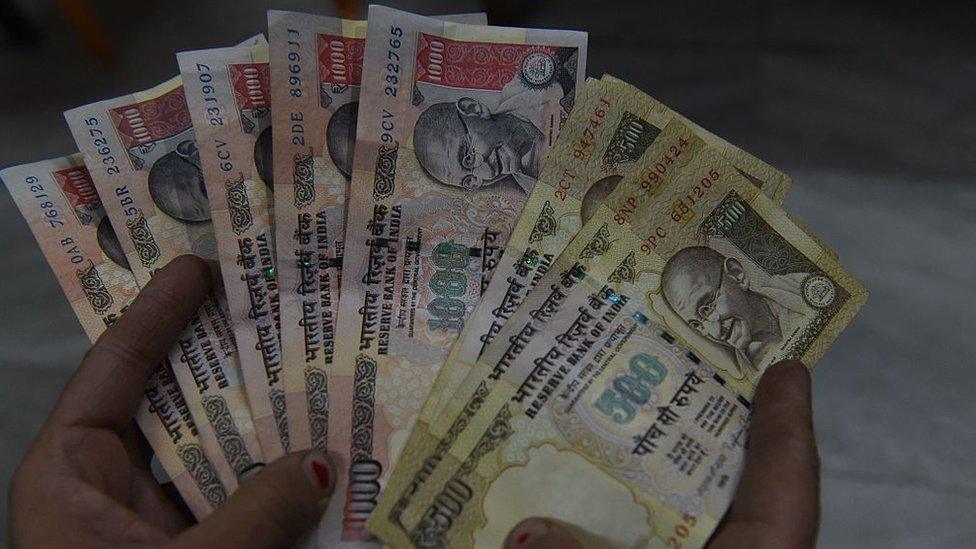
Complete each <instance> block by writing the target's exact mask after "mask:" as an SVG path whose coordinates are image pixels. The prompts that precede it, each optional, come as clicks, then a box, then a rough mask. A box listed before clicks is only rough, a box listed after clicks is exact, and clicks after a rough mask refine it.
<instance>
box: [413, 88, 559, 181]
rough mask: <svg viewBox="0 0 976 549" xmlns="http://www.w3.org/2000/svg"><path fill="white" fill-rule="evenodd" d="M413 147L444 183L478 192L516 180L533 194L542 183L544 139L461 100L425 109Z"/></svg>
mask: <svg viewBox="0 0 976 549" xmlns="http://www.w3.org/2000/svg"><path fill="white" fill-rule="evenodd" d="M413 144H414V151H415V152H416V154H417V160H418V161H419V162H420V165H421V166H422V167H423V168H424V170H425V171H426V172H427V173H428V174H430V176H431V177H433V178H434V179H436V180H437V181H440V182H441V183H444V184H446V185H453V186H457V187H463V188H465V189H472V190H476V189H480V188H482V187H486V186H489V185H494V184H496V183H499V182H501V181H503V180H512V181H514V182H515V183H516V184H518V185H519V186H520V187H521V188H522V189H523V190H525V191H526V192H529V191H531V190H532V187H533V186H535V182H536V180H538V178H539V168H540V166H539V165H540V163H541V162H542V160H543V158H542V148H543V145H544V139H543V135H542V132H541V131H540V130H539V128H537V127H536V126H535V125H534V124H533V123H531V122H529V121H528V120H525V119H523V118H520V117H519V116H516V115H515V114H512V113H509V112H505V113H492V112H491V111H490V110H489V109H488V107H487V106H485V105H484V104H483V103H481V102H480V101H478V100H477V99H471V98H469V97H462V98H461V99H458V100H457V101H456V102H446V103H435V104H433V105H431V106H430V107H427V109H426V110H424V112H422V113H421V114H420V118H418V119H417V124H416V125H415V126H414V129H413Z"/></svg>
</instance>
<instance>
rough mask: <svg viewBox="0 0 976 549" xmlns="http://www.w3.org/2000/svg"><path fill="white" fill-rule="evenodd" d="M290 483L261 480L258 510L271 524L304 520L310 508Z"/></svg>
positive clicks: (310, 512)
mask: <svg viewBox="0 0 976 549" xmlns="http://www.w3.org/2000/svg"><path fill="white" fill-rule="evenodd" d="M292 488H293V487H292V486H291V484H290V483H287V482H282V483H276V482H263V483H261V486H260V492H261V493H260V494H257V496H258V500H257V501H258V502H259V504H258V505H259V506H258V510H259V512H260V513H261V515H262V516H263V518H265V519H267V520H268V522H269V523H271V524H277V525H285V524H295V523H296V522H302V521H304V520H306V519H307V518H308V517H309V515H310V514H312V510H311V509H309V506H308V505H306V504H305V503H304V502H303V501H302V498H301V496H300V493H301V492H299V491H297V490H293V489H292Z"/></svg>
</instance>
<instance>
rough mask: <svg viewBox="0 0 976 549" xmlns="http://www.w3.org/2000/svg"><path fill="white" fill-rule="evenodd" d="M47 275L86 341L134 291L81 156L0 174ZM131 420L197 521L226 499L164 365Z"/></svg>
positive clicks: (115, 317) (133, 282) (115, 314)
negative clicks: (56, 285) (49, 273)
mask: <svg viewBox="0 0 976 549" xmlns="http://www.w3.org/2000/svg"><path fill="white" fill-rule="evenodd" d="M0 178H2V179H3V181H4V184H5V185H6V186H7V189H8V190H9V191H10V195H11V196H12V197H13V199H14V203H15V204H16V205H17V208H18V209H19V210H20V212H21V214H22V215H23V216H24V219H25V220H26V221H27V224H28V225H29V226H30V229H31V232H32V233H33V234H34V238H35V239H36V240H37V244H38V246H39V247H40V249H41V252H42V253H43V254H44V258H45V259H46V260H47V262H48V265H50V266H51V270H52V271H53V272H54V275H55V278H57V280H58V283H59V284H60V285H61V289H62V291H63V292H64V295H65V297H66V298H68V301H69V302H70V304H71V308H72V310H74V312H75V315H76V316H77V317H78V320H79V321H80V322H81V325H82V328H84V330H85V334H86V335H87V336H88V338H89V339H90V340H91V341H93V342H94V341H95V340H96V339H98V336H100V335H101V334H102V332H104V331H105V329H106V328H107V327H108V326H111V325H112V324H114V323H115V322H116V321H117V320H118V319H119V317H120V316H121V315H122V314H123V313H124V312H125V310H126V309H127V308H128V307H129V304H130V303H131V302H132V300H133V299H135V297H136V295H137V294H138V292H139V285H138V284H136V279H135V277H134V276H133V275H132V272H131V271H129V264H128V262H127V261H126V258H125V255H124V253H123V252H122V246H121V245H120V244H119V241H118V239H117V238H116V236H115V232H114V230H113V229H112V225H111V223H110V222H109V220H108V218H107V217H106V215H105V209H104V208H103V207H102V203H101V199H100V198H99V196H98V193H97V192H96V191H95V186H94V184H93V183H92V180H91V177H90V176H89V173H88V169H87V168H85V164H84V159H83V158H82V156H81V155H74V156H69V157H64V158H55V159H51V160H44V161H41V162H35V163H31V164H25V165H23V166H17V167H14V168H7V169H5V170H3V171H2V172H0ZM145 395H146V398H144V399H143V400H142V402H141V403H140V404H139V410H138V412H136V422H137V423H138V424H139V427H140V428H141V429H142V432H143V434H144V435H145V437H146V440H147V441H148V442H149V445H150V446H151V447H152V449H153V452H154V453H155V454H156V456H157V457H158V458H159V462H160V464H162V466H163V469H164V470H165V471H166V474H167V475H169V477H170V478H171V479H173V484H174V485H175V486H176V489H177V490H179V492H180V496H182V498H183V501H184V502H186V504H187V507H189V508H190V511H192V512H193V514H194V516H195V517H197V519H202V518H203V517H205V516H206V515H208V514H210V512H212V511H213V510H214V509H216V508H217V506H219V505H220V504H221V503H223V501H224V500H226V499H227V492H226V490H225V489H224V486H223V484H221V482H220V479H219V478H218V477H217V473H216V471H215V470H214V468H213V466H212V465H211V463H210V461H209V460H208V459H207V456H206V455H205V453H204V451H203V447H202V446H201V444H200V439H199V437H198V436H197V429H196V425H195V424H194V422H193V419H192V418H191V417H190V414H189V410H188V408H187V406H186V402H185V401H184V399H183V395H182V394H181V393H180V391H179V389H178V388H176V387H175V380H174V379H173V373H172V369H171V367H170V365H169V363H168V362H166V361H164V362H163V363H162V364H160V365H159V366H158V367H157V368H156V370H155V372H154V373H153V374H152V377H151V378H150V380H149V383H148V384H147V386H146V390H145Z"/></svg>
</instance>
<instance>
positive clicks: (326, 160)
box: [268, 10, 366, 450]
mask: <svg viewBox="0 0 976 549" xmlns="http://www.w3.org/2000/svg"><path fill="white" fill-rule="evenodd" d="M268 34H269V36H268V38H269V48H270V55H271V60H270V63H271V98H272V101H273V102H274V104H275V105H276V107H275V110H274V113H273V119H274V124H273V128H274V130H273V132H274V149H275V151H276V154H275V165H274V174H275V177H274V181H275V193H276V195H277V196H278V200H277V201H276V202H275V241H276V247H277V250H278V257H279V258H280V259H281V260H280V261H279V263H278V281H279V286H280V288H282V292H281V347H282V353H283V356H284V359H285V363H286V364H287V365H288V367H287V368H286V369H285V371H284V372H283V384H284V391H285V402H286V404H287V408H288V432H289V436H290V440H291V444H292V448H294V449H305V448H313V447H314V448H319V449H322V450H325V449H326V448H328V447H329V444H328V436H329V381H328V369H329V368H330V366H331V364H332V363H333V359H334V357H335V309H336V307H337V306H338V304H339V282H340V276H341V266H342V244H343V238H344V234H345V232H344V226H345V205H346V194H347V187H348V184H349V177H350V174H351V173H352V153H353V143H354V141H355V134H356V113H357V111H358V109H359V84H360V79H361V78H362V68H363V63H362V61H363V50H364V42H365V37H366V22H365V21H350V20H345V19H338V18H335V17H326V16H319V15H311V14H307V13H296V12H286V11H275V10H271V11H269V12H268ZM333 436H334V433H333Z"/></svg>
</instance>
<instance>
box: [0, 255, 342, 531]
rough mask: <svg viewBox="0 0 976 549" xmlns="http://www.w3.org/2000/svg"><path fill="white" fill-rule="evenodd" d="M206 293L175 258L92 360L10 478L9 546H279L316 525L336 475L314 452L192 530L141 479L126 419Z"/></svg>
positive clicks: (176, 508)
mask: <svg viewBox="0 0 976 549" xmlns="http://www.w3.org/2000/svg"><path fill="white" fill-rule="evenodd" d="M209 289H210V270H209V267H208V266H207V265H206V263H204V262H203V261H202V260H200V259H198V258H195V257H190V256H184V257H180V258H177V259H175V260H173V261H172V262H170V264H169V265H168V266H167V267H165V268H163V269H162V270H160V271H159V272H158V273H157V274H156V276H154V277H153V279H152V281H151V282H150V283H149V284H148V285H146V287H145V289H143V290H142V292H141V293H140V294H139V297H138V298H137V299H136V300H135V301H134V302H133V304H132V306H131V307H130V308H129V310H128V311H127V312H126V313H125V315H123V317H122V318H121V319H120V320H119V322H118V323H117V324H115V325H114V326H112V327H111V328H109V329H108V330H106V331H105V333H104V334H102V336H101V337H100V338H99V339H98V341H97V342H96V343H95V345H93V346H92V348H91V350H89V351H88V353H87V354H86V355H85V357H84V359H83V360H82V362H81V366H79V368H78V370H77V372H76V373H75V374H74V376H73V377H72V378H71V380H70V381H69V382H68V385H67V387H65V389H64V391H63V392H62V394H61V397H60V398H59V399H58V402H57V404H56V405H55V407H54V410H53V411H52V412H51V415H50V416H49V417H48V419H47V422H46V423H45V424H44V427H43V428H42V429H41V432H40V433H39V434H38V436H37V439H36V440H35V441H34V444H33V445H32V446H31V448H30V450H29V451H28V453H27V456H26V457H25V458H24V461H23V463H21V465H20V468H19V469H18V470H17V472H16V474H15V475H14V478H13V482H12V483H11V488H10V498H9V501H10V542H11V546H13V547H68V546H71V547H88V546H109V545H110V546H119V545H124V546H129V545H138V544H152V545H173V546H179V547H204V546H208V547H209V546H220V547H282V546H288V545H291V544H293V543H294V541H295V540H297V539H298V538H299V536H301V535H302V534H303V533H305V532H306V531H307V530H309V529H310V528H311V527H312V526H313V525H314V524H315V522H316V521H317V519H318V518H319V517H320V516H321V513H322V510H323V508H324V506H325V503H326V501H327V499H328V496H329V495H330V494H331V492H332V487H333V485H334V479H335V478H336V477H335V474H334V469H332V468H331V465H329V463H328V460H327V458H326V457H325V456H324V455H323V454H322V453H320V452H314V451H313V452H300V453H294V454H289V455H287V456H285V457H283V458H281V459H279V460H277V461H275V462H274V463H272V464H270V465H268V466H267V467H265V468H264V469H263V470H261V471H260V472H258V473H257V474H256V475H254V476H253V477H251V478H249V479H247V480H246V481H245V482H244V483H243V484H241V486H240V488H239V489H238V490H237V491H236V492H235V493H234V494H233V495H232V496H231V497H230V498H229V499H228V501H227V502H226V503H225V504H224V505H223V506H222V507H221V508H220V509H218V510H217V511H215V512H214V513H213V515H212V516H210V517H208V518H207V519H206V520H204V521H203V522H201V523H200V524H197V525H193V520H192V518H191V517H190V516H189V514H188V513H187V511H186V509H185V508H184V507H183V506H182V504H181V503H179V498H178V497H177V496H176V495H175V493H168V490H167V489H164V487H162V486H160V485H159V484H158V483H157V482H156V481H155V479H154V478H153V476H152V474H151V473H150V472H149V469H148V466H147V465H148V463H149V457H148V456H149V454H148V451H147V448H146V443H145V441H144V440H143V438H142V435H141V434H140V433H139V431H138V428H137V427H136V425H135V423H134V422H133V419H132V418H133V416H134V415H135V412H136V410H137V408H138V406H139V402H140V400H141V399H142V398H143V390H144V389H145V386H146V381H147V379H148V378H149V375H150V374H151V373H152V370H153V368H155V367H156V365H157V364H159V363H160V361H161V360H163V358H164V357H165V356H166V351H167V350H168V349H169V348H170V346H171V345H173V344H174V342H175V341H176V340H177V337H178V336H179V334H180V332H181V331H182V330H183V328H184V326H185V325H186V322H187V320H188V319H189V318H190V316H191V315H192V314H193V313H194V312H196V310H197V309H198V308H199V307H200V305H201V304H202V303H203V300H204V299H205V298H206V296H207V293H208V291H209Z"/></svg>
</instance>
